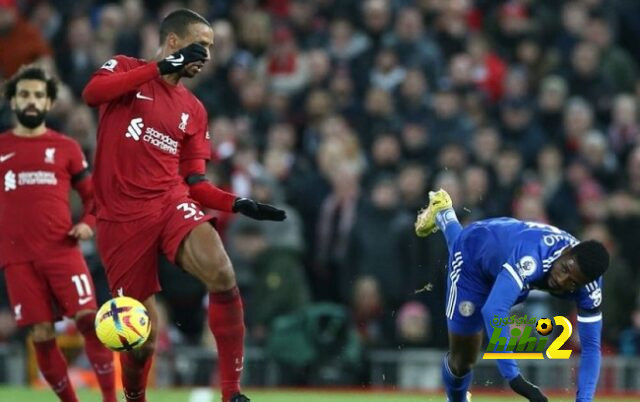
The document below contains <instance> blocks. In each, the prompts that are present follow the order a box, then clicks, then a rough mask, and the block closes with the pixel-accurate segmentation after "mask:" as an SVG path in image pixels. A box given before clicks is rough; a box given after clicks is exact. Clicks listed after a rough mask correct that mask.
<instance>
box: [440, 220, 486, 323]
mask: <svg viewBox="0 0 640 402" xmlns="http://www.w3.org/2000/svg"><path fill="white" fill-rule="evenodd" d="M477 234H479V233H477ZM473 237H474V233H473V230H463V232H462V233H461V234H460V236H459V237H458V238H457V239H456V241H455V242H454V245H453V248H452V250H451V254H450V255H449V262H448V264H447V269H448V271H449V275H448V277H447V300H446V305H445V306H446V308H445V315H446V316H447V327H448V329H449V332H450V333H454V334H459V335H471V334H475V333H477V332H479V331H482V330H484V321H483V319H482V312H481V310H482V307H483V306H484V303H485V301H486V300H487V298H488V297H489V292H490V291H491V289H490V288H489V287H488V286H487V284H485V283H483V282H482V281H481V279H480V278H479V277H478V272H479V270H477V269H475V267H474V264H475V258H473V256H471V255H469V253H468V252H467V250H466V247H465V244H467V242H471V243H472V242H473Z"/></svg>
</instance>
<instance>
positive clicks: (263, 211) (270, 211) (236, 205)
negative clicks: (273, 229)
mask: <svg viewBox="0 0 640 402" xmlns="http://www.w3.org/2000/svg"><path fill="white" fill-rule="evenodd" d="M232 211H233V212H240V213H241V214H243V215H246V216H248V217H249V218H253V219H256V220H259V221H283V220H285V219H286V218H287V214H286V213H285V212H284V211H283V210H281V209H278V208H275V207H272V206H271V205H267V204H262V203H260V202H256V201H254V200H252V199H250V198H236V200H235V201H234V202H233V208H232Z"/></svg>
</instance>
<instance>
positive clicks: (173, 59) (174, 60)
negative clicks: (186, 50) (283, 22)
mask: <svg viewBox="0 0 640 402" xmlns="http://www.w3.org/2000/svg"><path fill="white" fill-rule="evenodd" d="M167 61H168V62H169V63H171V64H173V65H174V66H177V65H179V64H182V62H183V61H184V55H183V54H181V55H180V57H173V56H169V57H167Z"/></svg>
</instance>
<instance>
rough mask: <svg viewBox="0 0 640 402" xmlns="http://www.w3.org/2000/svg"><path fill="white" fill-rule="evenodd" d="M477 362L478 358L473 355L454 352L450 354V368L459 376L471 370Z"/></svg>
mask: <svg viewBox="0 0 640 402" xmlns="http://www.w3.org/2000/svg"><path fill="white" fill-rule="evenodd" d="M475 363H476V358H475V356H473V355H469V354H467V353H454V352H451V353H450V354H449V368H450V369H451V371H452V372H453V374H455V375H457V376H459V377H460V376H463V375H465V374H467V373H468V372H469V371H471V369H472V368H473V365H474V364H475Z"/></svg>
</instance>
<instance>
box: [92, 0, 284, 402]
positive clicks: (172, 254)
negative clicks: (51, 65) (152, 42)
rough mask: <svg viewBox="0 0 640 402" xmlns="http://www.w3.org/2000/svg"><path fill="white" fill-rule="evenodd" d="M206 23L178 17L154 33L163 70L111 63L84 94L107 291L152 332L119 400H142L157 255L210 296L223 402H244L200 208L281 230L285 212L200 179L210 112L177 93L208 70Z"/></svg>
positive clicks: (238, 326) (236, 314)
mask: <svg viewBox="0 0 640 402" xmlns="http://www.w3.org/2000/svg"><path fill="white" fill-rule="evenodd" d="M213 39H214V37H213V30H212V28H211V25H210V24H209V22H208V21H207V20H206V19H204V18H203V17H202V16H200V15H198V14H197V13H195V12H193V11H190V10H186V9H180V10H176V11H174V12H172V13H171V14H169V15H168V16H167V17H166V18H165V19H164V20H163V21H162V24H161V26H160V41H161V55H160V59H159V61H152V62H146V61H143V60H139V59H134V58H131V57H126V56H121V55H119V56H115V57H114V58H112V59H111V60H108V61H107V62H105V63H104V65H103V66H102V67H101V68H100V69H99V70H98V71H97V72H96V73H95V74H94V75H93V76H92V78H91V80H90V81H89V83H88V84H87V86H86V87H85V89H84V91H83V94H82V95H83V98H84V100H85V101H86V103H87V104H89V105H90V106H99V111H100V120H99V124H98V145H97V150H96V161H95V174H94V181H95V186H96V204H97V217H98V223H97V229H98V248H99V250H100V253H101V256H102V258H103V261H104V265H105V267H106V271H107V278H108V280H109V286H110V288H111V292H112V293H113V294H114V295H118V294H119V295H124V296H130V297H133V298H136V299H138V300H140V301H142V302H143V303H144V305H145V307H146V308H147V309H148V311H149V314H150V317H151V321H152V326H151V328H152V332H151V335H150V338H149V340H148V341H147V342H146V343H145V344H144V345H143V346H142V347H141V348H140V349H137V350H135V351H132V352H126V353H121V354H120V360H121V362H122V368H123V370H122V371H123V377H122V380H123V385H124V391H125V397H126V400H127V401H130V402H134V401H135V402H140V401H145V388H146V379H147V374H148V371H149V367H150V364H151V358H152V355H153V352H154V345H155V335H156V334H155V332H154V331H155V328H156V326H155V325H154V324H155V323H156V322H157V312H156V308H155V300H154V294H155V293H156V292H158V291H159V290H160V284H159V282H158V273H157V255H158V252H162V253H164V254H165V255H166V256H167V258H168V259H169V260H170V261H173V262H175V263H176V264H177V265H179V266H180V267H181V268H182V269H184V270H185V271H187V272H189V273H191V274H192V275H194V276H195V277H196V278H198V279H199V280H200V281H202V283H204V285H205V286H206V287H207V289H208V291H209V327H210V329H211V332H212V333H213V335H214V337H215V339H216V344H217V346H218V365H219V373H220V388H221V391H222V400H223V402H245V401H248V400H249V399H248V398H247V397H246V396H244V395H242V394H241V392H240V375H241V373H242V367H243V359H244V351H243V338H244V313H243V306H242V300H241V297H240V294H239V292H238V288H237V286H236V280H235V275H234V271H233V268H232V266H231V262H230V261H229V257H228V256H227V253H226V251H225V250H224V247H223V245H222V242H221V240H220V236H219V235H218V233H217V232H216V231H215V229H214V228H213V226H212V225H211V224H209V223H208V222H209V220H210V219H211V217H210V216H208V215H206V214H205V213H203V212H202V210H201V206H204V207H207V208H212V209H217V210H222V211H228V212H240V213H242V214H244V215H247V216H249V217H252V218H254V219H259V220H274V221H281V220H284V219H285V213H284V211H282V210H279V209H277V208H274V207H272V206H270V205H265V204H261V203H258V202H256V201H254V200H251V199H247V198H238V197H236V196H235V195H233V194H230V193H227V192H224V191H222V190H220V189H218V188H217V187H215V186H214V185H212V184H211V183H209V182H208V181H206V180H205V177H204V173H205V163H206V161H207V160H208V159H210V154H211V147H210V143H209V133H208V128H207V126H208V118H207V113H206V111H205V109H204V107H203V106H202V104H201V103H200V101H198V99H197V98H196V97H195V96H194V95H193V94H192V93H191V92H190V91H189V90H187V89H186V88H185V87H184V86H183V85H182V84H181V83H180V79H181V78H183V77H186V78H191V77H194V76H195V75H196V74H198V72H199V71H200V69H201V67H202V66H203V65H204V63H205V62H207V61H208V60H209V48H210V47H211V46H212V45H213Z"/></svg>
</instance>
